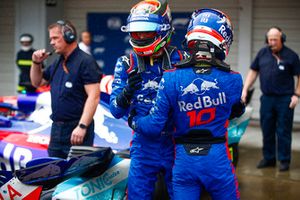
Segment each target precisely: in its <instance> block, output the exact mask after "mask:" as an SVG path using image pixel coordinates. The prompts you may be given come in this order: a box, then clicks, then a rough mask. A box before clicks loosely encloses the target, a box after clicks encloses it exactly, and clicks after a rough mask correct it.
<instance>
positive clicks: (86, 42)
mask: <svg viewBox="0 0 300 200" xmlns="http://www.w3.org/2000/svg"><path fill="white" fill-rule="evenodd" d="M91 41H92V37H91V34H90V32H88V31H82V32H81V34H80V41H79V44H78V45H79V48H80V49H81V50H82V51H84V52H85V53H87V54H89V55H92V53H91V46H90V45H91Z"/></svg>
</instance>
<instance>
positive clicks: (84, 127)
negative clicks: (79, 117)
mask: <svg viewBox="0 0 300 200" xmlns="http://www.w3.org/2000/svg"><path fill="white" fill-rule="evenodd" d="M78 126H79V128H82V129H87V125H85V124H83V123H80V124H78Z"/></svg>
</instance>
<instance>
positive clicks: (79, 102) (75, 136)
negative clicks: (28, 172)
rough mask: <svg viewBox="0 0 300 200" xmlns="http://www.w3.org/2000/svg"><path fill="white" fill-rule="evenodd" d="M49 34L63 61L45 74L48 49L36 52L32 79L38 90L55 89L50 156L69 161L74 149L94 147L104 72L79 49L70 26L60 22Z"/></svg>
mask: <svg viewBox="0 0 300 200" xmlns="http://www.w3.org/2000/svg"><path fill="white" fill-rule="evenodd" d="M48 30H49V37H50V44H51V45H52V46H53V48H54V50H55V53H57V54H60V57H59V58H58V59H57V60H56V61H54V63H52V64H51V65H50V66H49V67H48V68H46V70H44V71H43V70H42V69H41V65H42V62H43V60H45V59H46V58H47V57H48V56H49V54H48V53H47V52H46V51H45V49H42V50H37V51H35V52H34V53H33V55H32V61H33V64H32V68H31V72H30V76H31V80H32V84H33V85H34V86H39V85H42V84H45V83H49V84H50V86H51V107H52V115H51V119H52V120H53V124H52V129H51V138H50V144H49V147H48V153H49V156H52V157H61V158H66V157H67V156H68V152H69V149H70V147H71V146H72V145H87V146H92V145H93V140H94V134H95V133H94V122H93V116H94V113H95V111H96V107H97V105H98V102H99V97H100V89H99V82H100V80H101V72H100V71H99V68H98V66H97V64H96V61H95V60H94V58H92V57H91V56H90V55H88V54H86V53H84V52H83V51H82V50H80V49H79V47H78V45H77V42H76V29H75V27H74V26H73V25H72V24H71V23H70V22H68V21H57V22H56V23H54V24H51V25H50V26H49V27H48Z"/></svg>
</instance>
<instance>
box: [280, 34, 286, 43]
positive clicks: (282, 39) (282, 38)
mask: <svg viewBox="0 0 300 200" xmlns="http://www.w3.org/2000/svg"><path fill="white" fill-rule="evenodd" d="M281 42H282V44H283V43H285V42H286V34H284V33H283V32H281Z"/></svg>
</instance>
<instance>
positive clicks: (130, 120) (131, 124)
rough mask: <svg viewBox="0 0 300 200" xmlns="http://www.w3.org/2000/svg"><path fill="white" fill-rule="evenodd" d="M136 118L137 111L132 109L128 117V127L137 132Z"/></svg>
mask: <svg viewBox="0 0 300 200" xmlns="http://www.w3.org/2000/svg"><path fill="white" fill-rule="evenodd" d="M135 116H136V110H135V109H132V110H131V111H130V113H129V115H128V120H127V121H128V126H129V127H130V128H132V130H134V131H135V129H136V123H135V121H136V120H135Z"/></svg>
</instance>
